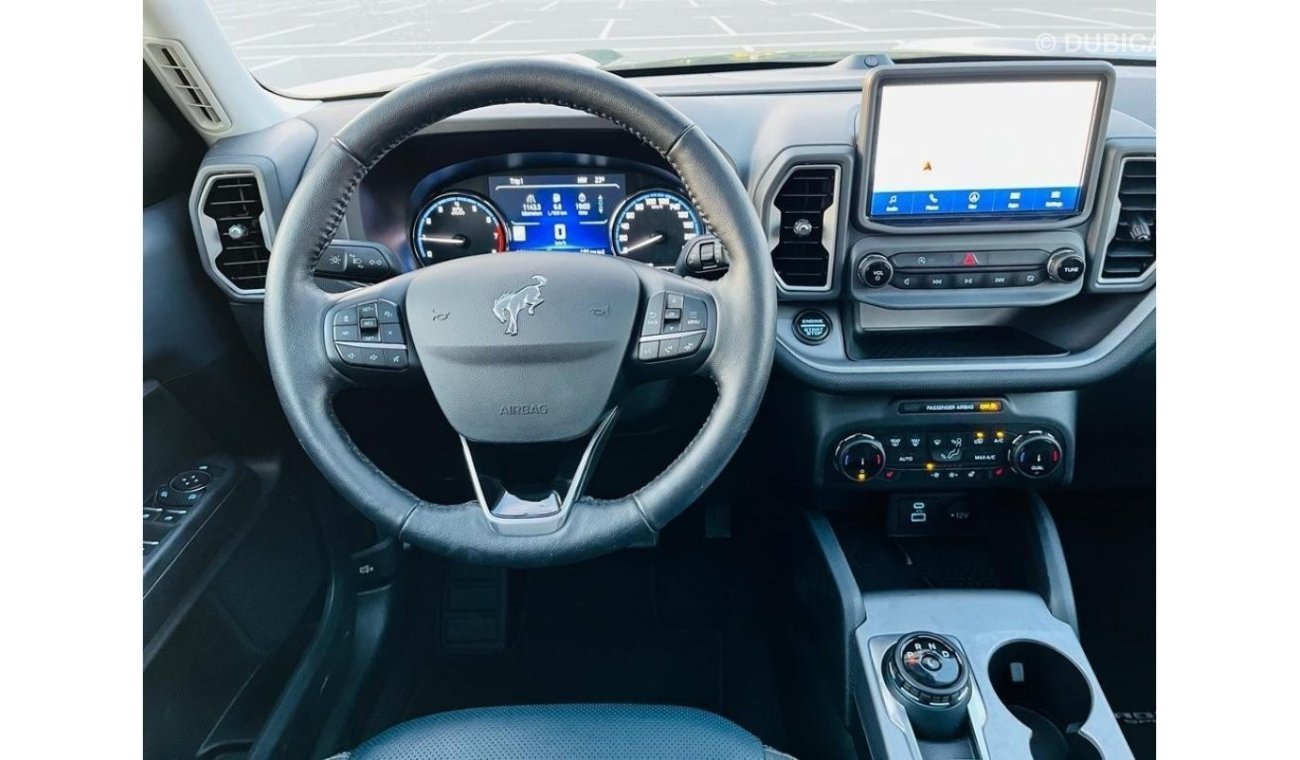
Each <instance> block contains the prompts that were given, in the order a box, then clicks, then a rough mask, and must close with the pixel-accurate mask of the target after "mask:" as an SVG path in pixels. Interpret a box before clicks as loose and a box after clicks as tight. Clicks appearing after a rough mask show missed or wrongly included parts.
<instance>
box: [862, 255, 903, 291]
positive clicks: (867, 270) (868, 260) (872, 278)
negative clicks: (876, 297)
mask: <svg viewBox="0 0 1300 760" xmlns="http://www.w3.org/2000/svg"><path fill="white" fill-rule="evenodd" d="M893 277H894V266H893V265H892V264H890V263H889V259H887V258H885V257H884V256H881V255H880V254H878V253H871V254H868V255H866V256H863V257H862V260H861V261H859V262H858V282H861V283H862V284H863V285H866V286H867V287H868V288H880V287H884V286H885V285H888V284H889V281H890V280H891V279H893Z"/></svg>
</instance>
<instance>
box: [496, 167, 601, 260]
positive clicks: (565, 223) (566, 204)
mask: <svg viewBox="0 0 1300 760" xmlns="http://www.w3.org/2000/svg"><path fill="white" fill-rule="evenodd" d="M488 182H489V183H490V184H489V190H488V194H489V195H490V196H491V197H492V202H493V203H495V204H496V205H497V207H498V208H500V209H501V212H502V213H503V214H504V215H505V217H506V219H505V223H506V224H507V225H508V226H509V227H510V233H509V237H510V248H511V250H527V251H559V252H572V253H610V250H609V218H610V216H611V215H613V213H614V211H615V209H617V208H618V204H619V203H621V202H622V200H623V196H624V194H625V190H624V187H625V184H624V177H623V175H621V174H577V175H574V174H564V175H558V174H557V175H550V174H545V175H537V174H534V175H522V176H513V177H490V178H488Z"/></svg>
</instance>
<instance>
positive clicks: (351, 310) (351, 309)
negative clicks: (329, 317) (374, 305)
mask: <svg viewBox="0 0 1300 760" xmlns="http://www.w3.org/2000/svg"><path fill="white" fill-rule="evenodd" d="M356 323H357V307H355V306H344V307H343V308H342V309H339V310H338V311H336V312H334V324H335V325H336V326H337V325H355V324H356Z"/></svg>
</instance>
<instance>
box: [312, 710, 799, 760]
mask: <svg viewBox="0 0 1300 760" xmlns="http://www.w3.org/2000/svg"><path fill="white" fill-rule="evenodd" d="M693 757H700V758H710V760H793V758H791V757H790V756H789V755H785V754H782V753H780V752H777V751H776V750H773V749H770V748H767V747H764V746H763V743H762V742H761V741H759V740H758V737H756V736H754V735H753V734H751V733H749V732H747V731H745V730H744V729H743V728H741V727H740V726H737V725H736V724H735V723H732V722H731V721H729V720H727V719H726V718H724V717H722V716H721V715H716V714H714V713H711V712H705V711H704V710H697V709H695V708H692V707H675V706H670V705H634V704H574V705H520V706H517V707H480V708H474V709H469V710H456V711H453V712H445V713H436V714H434V715H429V716H426V717H423V718H416V719H415V720H410V721H407V722H405V723H401V724H399V725H397V726H394V727H393V728H390V729H388V730H387V731H385V732H383V733H382V734H380V735H378V736H376V737H374V738H373V739H371V740H369V741H367V742H366V743H365V744H362V745H361V746H360V747H357V748H356V749H355V750H353V751H351V752H344V753H343V754H340V755H335V756H334V757H332V758H329V760H596V759H597V758H599V759H600V760H605V759H606V758H620V759H622V760H669V759H670V758H671V759H672V760H679V759H680V758H693Z"/></svg>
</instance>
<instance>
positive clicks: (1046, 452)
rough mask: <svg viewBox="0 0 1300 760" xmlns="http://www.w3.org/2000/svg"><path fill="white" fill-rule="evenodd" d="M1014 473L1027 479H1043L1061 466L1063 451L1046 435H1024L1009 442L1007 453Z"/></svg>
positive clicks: (1058, 444) (1054, 440)
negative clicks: (1009, 448)
mask: <svg viewBox="0 0 1300 760" xmlns="http://www.w3.org/2000/svg"><path fill="white" fill-rule="evenodd" d="M1007 456H1008V457H1009V458H1010V460H1011V461H1010V464H1011V466H1012V468H1014V469H1015V471H1016V472H1018V473H1020V474H1021V475H1024V476H1025V477H1027V478H1045V477H1047V476H1048V475H1051V474H1052V473H1053V472H1055V471H1056V468H1057V467H1060V466H1061V460H1062V459H1064V458H1065V450H1064V449H1062V448H1061V444H1060V443H1058V442H1057V441H1056V439H1055V438H1053V437H1052V436H1051V435H1049V434H1047V433H1037V432H1035V433H1026V434H1024V435H1022V436H1020V437H1018V438H1016V439H1015V440H1014V441H1012V442H1011V450H1010V451H1009V452H1007Z"/></svg>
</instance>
